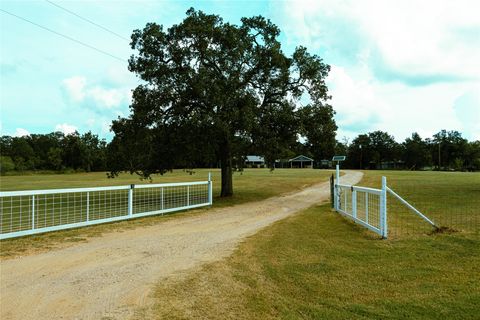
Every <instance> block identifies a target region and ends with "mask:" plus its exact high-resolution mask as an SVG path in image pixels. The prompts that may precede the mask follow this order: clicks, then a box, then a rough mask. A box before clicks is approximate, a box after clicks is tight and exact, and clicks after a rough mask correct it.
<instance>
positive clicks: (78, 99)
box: [62, 76, 132, 109]
mask: <svg viewBox="0 0 480 320" xmlns="http://www.w3.org/2000/svg"><path fill="white" fill-rule="evenodd" d="M62 84H63V90H64V91H65V93H66V95H67V97H68V98H69V100H71V102H75V103H81V104H83V105H85V106H87V107H93V108H97V109H112V108H118V107H121V106H122V105H126V104H127V105H128V104H130V102H131V97H132V94H131V90H130V89H129V88H125V87H121V88H105V87H103V86H101V85H90V84H89V83H88V82H87V79H86V78H85V77H81V76H74V77H71V78H67V79H65V80H63V82H62Z"/></svg>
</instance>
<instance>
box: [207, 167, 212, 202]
mask: <svg viewBox="0 0 480 320" xmlns="http://www.w3.org/2000/svg"><path fill="white" fill-rule="evenodd" d="M208 203H209V204H210V205H212V204H213V188H212V173H211V172H209V173H208Z"/></svg>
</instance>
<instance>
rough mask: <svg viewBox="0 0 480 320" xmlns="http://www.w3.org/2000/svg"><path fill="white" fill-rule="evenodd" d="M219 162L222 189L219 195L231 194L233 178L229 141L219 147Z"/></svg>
mask: <svg viewBox="0 0 480 320" xmlns="http://www.w3.org/2000/svg"><path fill="white" fill-rule="evenodd" d="M220 152H221V155H220V164H221V168H222V190H221V192H220V197H231V196H233V179H232V155H231V150H230V143H228V142H225V143H224V144H223V145H222V147H221V150H220Z"/></svg>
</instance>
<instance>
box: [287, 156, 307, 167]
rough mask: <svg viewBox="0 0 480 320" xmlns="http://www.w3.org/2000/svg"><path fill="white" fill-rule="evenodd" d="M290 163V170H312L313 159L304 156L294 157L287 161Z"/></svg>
mask: <svg viewBox="0 0 480 320" xmlns="http://www.w3.org/2000/svg"><path fill="white" fill-rule="evenodd" d="M288 162H289V163H290V168H312V169H313V159H312V158H309V157H307V156H304V155H299V156H296V157H295V158H292V159H290V160H288Z"/></svg>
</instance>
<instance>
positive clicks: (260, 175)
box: [0, 169, 332, 256]
mask: <svg viewBox="0 0 480 320" xmlns="http://www.w3.org/2000/svg"><path fill="white" fill-rule="evenodd" d="M211 171H212V179H213V189H214V190H213V192H214V207H222V206H231V205H235V204H240V203H245V202H249V201H257V200H262V199H265V198H268V197H271V196H276V195H279V194H282V193H286V192H292V191H295V190H298V189H301V188H303V187H306V186H308V185H311V184H314V183H318V182H322V181H327V180H328V177H329V176H330V175H331V174H332V172H331V171H328V170H311V169H277V170H274V171H273V172H270V171H269V170H268V169H250V170H248V169H247V170H245V171H244V172H243V173H242V174H240V173H234V176H233V177H234V192H235V195H234V196H233V197H232V198H220V197H217V195H218V194H219V192H220V172H219V170H216V169H214V170H211ZM208 172H209V170H206V169H199V170H195V174H193V175H190V174H189V173H188V172H185V171H183V170H175V171H174V172H172V173H167V174H165V175H163V176H160V175H155V176H153V181H152V182H153V183H167V182H185V181H204V180H207V177H208ZM132 183H134V184H140V183H149V182H148V181H145V180H144V181H141V180H140V179H139V178H138V177H137V176H134V175H133V176H132V175H129V174H122V175H120V176H119V177H118V178H115V179H108V178H107V176H106V174H105V173H76V174H39V175H20V176H3V177H0V190H2V191H7V190H8V191H11V190H27V189H54V188H76V187H97V186H111V185H129V184H132ZM25 201H27V202H28V201H29V200H28V199H27V200H25ZM123 207H124V206H122V208H123ZM77 210H78V207H77ZM207 210H208V209H207ZM70 211H71V210H67V209H65V212H66V213H69V212H70ZM201 212H203V210H194V211H189V212H185V213H182V214H201ZM5 214H8V215H9V214H10V212H9V211H8V212H6V213H5ZM24 214H25V213H24ZM27 214H28V213H27ZM27 218H28V217H27ZM57 218H58V217H57ZM167 218H171V217H160V216H156V217H149V218H140V219H135V220H132V221H128V222H117V223H112V224H107V225H97V226H92V227H88V228H81V229H75V230H66V231H59V232H53V233H49V234H43V235H39V236H32V237H24V238H20V239H12V240H6V241H2V242H1V246H2V248H1V252H0V254H1V256H14V255H16V254H21V253H22V252H24V251H29V250H37V249H40V250H41V249H44V248H48V247H49V246H52V245H55V243H58V242H65V241H67V242H68V241H81V240H83V239H85V238H86V237H90V236H96V235H99V234H101V233H102V232H105V231H110V230H117V229H120V230H121V229H122V228H134V227H137V226H141V225H146V224H153V223H156V222H158V221H159V219H167ZM48 219H49V217H46V220H48ZM17 220H19V219H16V221H17ZM23 222H25V223H28V220H26V219H25V218H24V219H23ZM36 248H37V249H36Z"/></svg>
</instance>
